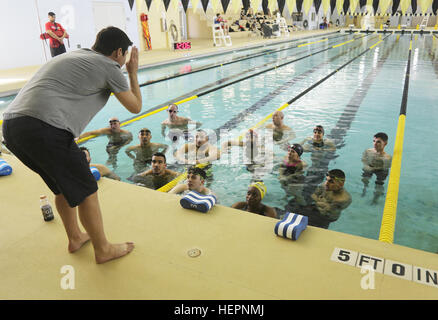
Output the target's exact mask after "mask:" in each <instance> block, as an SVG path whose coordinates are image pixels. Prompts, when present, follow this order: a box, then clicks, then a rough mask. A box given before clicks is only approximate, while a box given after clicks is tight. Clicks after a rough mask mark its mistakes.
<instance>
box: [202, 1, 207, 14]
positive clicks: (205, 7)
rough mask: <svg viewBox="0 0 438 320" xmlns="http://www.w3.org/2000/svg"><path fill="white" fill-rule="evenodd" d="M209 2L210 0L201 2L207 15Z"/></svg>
mask: <svg viewBox="0 0 438 320" xmlns="http://www.w3.org/2000/svg"><path fill="white" fill-rule="evenodd" d="M208 1H209V0H201V3H202V8H203V9H204V12H205V13H207V7H208Z"/></svg>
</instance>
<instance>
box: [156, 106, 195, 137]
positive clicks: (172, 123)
mask: <svg viewBox="0 0 438 320" xmlns="http://www.w3.org/2000/svg"><path fill="white" fill-rule="evenodd" d="M167 113H168V115H169V118H167V119H166V120H164V121H163V122H162V123H161V135H162V136H163V137H165V132H166V128H169V133H168V136H169V138H170V140H171V141H172V142H173V143H176V142H177V141H178V138H179V136H181V135H182V136H184V138H185V140H188V138H189V129H188V125H189V123H192V122H193V123H195V125H196V129H197V128H200V127H201V126H202V123H201V122H196V121H193V120H192V119H190V118H185V117H180V116H178V115H177V113H178V106H177V105H176V104H174V103H172V104H171V105H169V107H168V108H167Z"/></svg>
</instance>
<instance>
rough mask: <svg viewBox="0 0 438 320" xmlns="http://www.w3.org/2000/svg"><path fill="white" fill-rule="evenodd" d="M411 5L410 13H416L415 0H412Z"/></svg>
mask: <svg viewBox="0 0 438 320" xmlns="http://www.w3.org/2000/svg"><path fill="white" fill-rule="evenodd" d="M411 6H412V13H416V12H417V0H412V1H411Z"/></svg>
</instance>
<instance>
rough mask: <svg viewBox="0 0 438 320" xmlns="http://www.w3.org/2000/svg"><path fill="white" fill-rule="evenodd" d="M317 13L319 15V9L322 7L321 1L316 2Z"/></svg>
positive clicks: (316, 0) (315, 0)
mask: <svg viewBox="0 0 438 320" xmlns="http://www.w3.org/2000/svg"><path fill="white" fill-rule="evenodd" d="M314 5H315V12H316V14H318V12H319V8H320V7H321V0H314Z"/></svg>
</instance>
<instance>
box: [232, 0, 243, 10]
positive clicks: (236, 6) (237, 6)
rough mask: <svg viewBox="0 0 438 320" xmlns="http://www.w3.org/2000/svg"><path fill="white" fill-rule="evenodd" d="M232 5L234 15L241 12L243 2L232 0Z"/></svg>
mask: <svg viewBox="0 0 438 320" xmlns="http://www.w3.org/2000/svg"><path fill="white" fill-rule="evenodd" d="M232 1H233V2H232V3H231V9H232V12H233V13H237V12H239V11H240V8H241V7H242V0H232Z"/></svg>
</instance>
